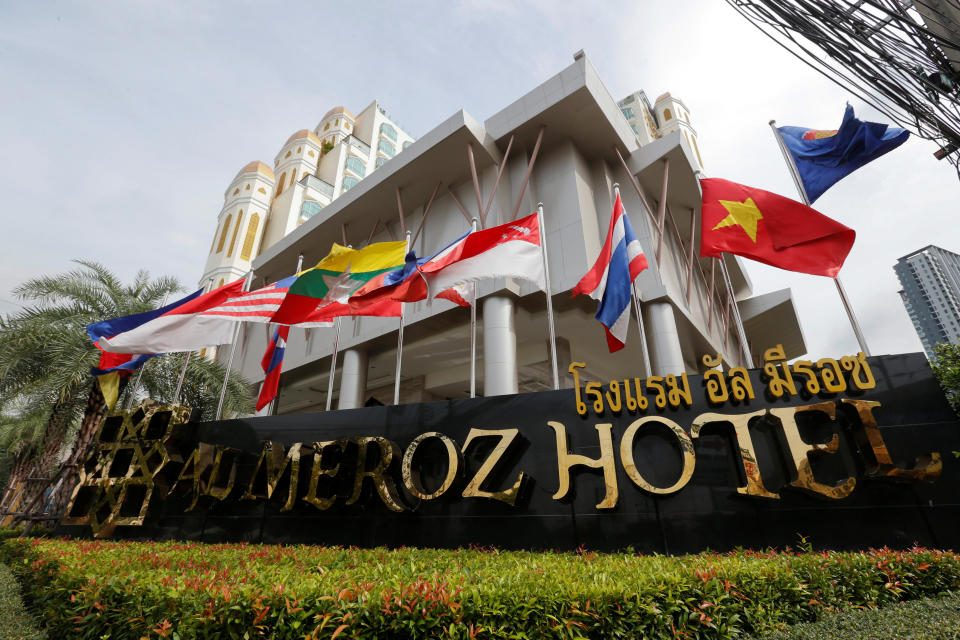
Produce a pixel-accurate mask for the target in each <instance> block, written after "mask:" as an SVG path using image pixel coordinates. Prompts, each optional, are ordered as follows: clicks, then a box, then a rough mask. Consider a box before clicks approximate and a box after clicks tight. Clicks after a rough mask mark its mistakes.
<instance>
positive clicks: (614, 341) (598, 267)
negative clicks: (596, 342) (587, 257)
mask: <svg viewBox="0 0 960 640" xmlns="http://www.w3.org/2000/svg"><path fill="white" fill-rule="evenodd" d="M646 268H647V259H646V257H645V256H644V255H643V250H642V249H641V248H640V241H639V240H637V236H636V235H635V234H634V233H633V227H632V226H630V218H629V217H628V216H627V215H626V213H625V212H624V210H623V202H622V201H621V200H620V194H619V193H618V194H617V199H616V201H615V202H614V204H613V214H612V215H611V216H610V228H609V229H608V230H607V240H606V242H604V243H603V248H602V249H601V250H600V255H599V256H597V261H596V262H595V263H594V265H593V268H591V269H590V271H588V272H587V273H586V275H584V276H583V278H581V279H580V282H578V283H577V286H575V287H574V288H573V295H574V296H577V295H580V294H586V295H588V296H590V297H591V298H593V299H594V300H599V301H600V306H599V307H598V308H597V316H596V317H597V320H599V321H600V323H601V324H602V325H603V326H604V329H605V331H606V333H607V347H608V348H609V349H610V353H613V352H614V351H619V350H620V349H622V348H623V347H624V345H625V344H626V341H627V324H628V323H629V322H630V300H631V298H632V296H633V291H632V285H633V281H634V280H635V279H636V278H637V276H638V275H640V272H642V271H643V270H644V269H646Z"/></svg>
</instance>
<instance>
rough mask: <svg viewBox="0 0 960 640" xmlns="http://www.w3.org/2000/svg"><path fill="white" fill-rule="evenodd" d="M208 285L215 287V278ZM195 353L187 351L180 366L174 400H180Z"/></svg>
mask: <svg viewBox="0 0 960 640" xmlns="http://www.w3.org/2000/svg"><path fill="white" fill-rule="evenodd" d="M207 285H209V286H210V287H211V288H212V287H213V278H210V279H209V280H207ZM203 291H204V293H206V292H207V291H209V289H207V287H204V288H203ZM192 355H193V351H187V357H186V358H184V359H183V367H181V368H180V377H178V378H177V389H176V391H174V392H173V401H174V402H179V401H180V391H181V390H182V389H183V381H184V380H186V378H187V365H189V364H190V357H191V356H192Z"/></svg>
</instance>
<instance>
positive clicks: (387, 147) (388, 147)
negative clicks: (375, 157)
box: [377, 140, 397, 158]
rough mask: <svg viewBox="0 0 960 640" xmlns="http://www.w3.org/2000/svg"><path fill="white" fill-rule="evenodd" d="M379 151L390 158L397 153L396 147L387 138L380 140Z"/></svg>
mask: <svg viewBox="0 0 960 640" xmlns="http://www.w3.org/2000/svg"><path fill="white" fill-rule="evenodd" d="M377 151H379V152H380V153H383V154H384V155H386V156H387V157H388V158H392V157H393V156H395V155H396V154H397V149H396V147H394V146H393V145H392V144H390V143H389V142H387V141H386V140H381V141H380V142H378V143H377Z"/></svg>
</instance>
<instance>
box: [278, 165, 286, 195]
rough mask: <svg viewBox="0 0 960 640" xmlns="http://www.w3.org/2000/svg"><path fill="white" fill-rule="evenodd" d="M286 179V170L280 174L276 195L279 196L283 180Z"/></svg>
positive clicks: (281, 191)
mask: <svg viewBox="0 0 960 640" xmlns="http://www.w3.org/2000/svg"><path fill="white" fill-rule="evenodd" d="M286 179H287V172H286V171H284V172H283V175H281V176H280V182H278V183H277V195H278V196H279V195H280V194H281V193H283V181H284V180H286Z"/></svg>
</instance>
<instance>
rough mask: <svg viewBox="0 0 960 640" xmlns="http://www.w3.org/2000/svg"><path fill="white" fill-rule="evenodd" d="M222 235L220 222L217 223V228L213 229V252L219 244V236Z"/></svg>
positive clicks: (211, 246)
mask: <svg viewBox="0 0 960 640" xmlns="http://www.w3.org/2000/svg"><path fill="white" fill-rule="evenodd" d="M218 235H220V223H219V222H218V223H217V228H216V229H214V230H213V242H211V243H210V253H213V248H214V247H216V246H217V236H218Z"/></svg>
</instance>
